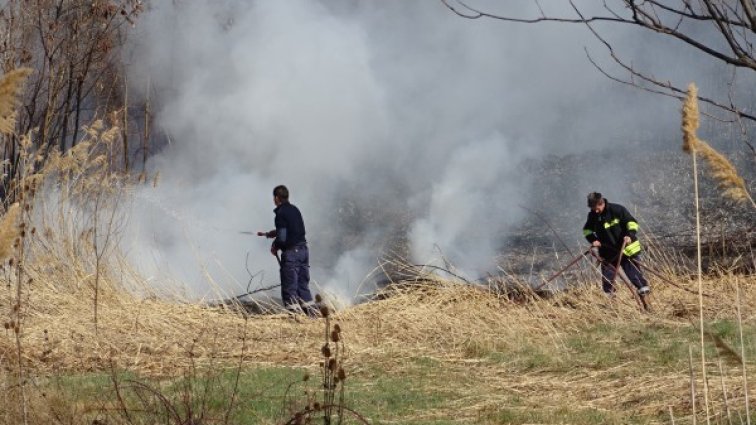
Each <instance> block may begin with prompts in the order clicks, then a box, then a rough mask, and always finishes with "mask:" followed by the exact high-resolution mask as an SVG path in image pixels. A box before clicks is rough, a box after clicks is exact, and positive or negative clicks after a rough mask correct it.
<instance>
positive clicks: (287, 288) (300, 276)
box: [281, 245, 313, 312]
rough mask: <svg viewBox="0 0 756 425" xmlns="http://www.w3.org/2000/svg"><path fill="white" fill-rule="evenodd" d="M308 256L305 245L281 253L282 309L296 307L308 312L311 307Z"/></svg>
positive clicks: (294, 308)
mask: <svg viewBox="0 0 756 425" xmlns="http://www.w3.org/2000/svg"><path fill="white" fill-rule="evenodd" d="M309 284H310V254H309V252H308V251H307V245H300V246H296V247H294V248H289V249H286V250H284V251H282V252H281V300H282V301H283V304H284V307H286V308H287V309H291V310H296V309H297V306H300V307H302V310H303V311H305V312H309V311H310V310H311V309H312V308H313V307H312V294H310V288H309Z"/></svg>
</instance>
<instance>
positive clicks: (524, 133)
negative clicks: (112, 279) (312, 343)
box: [126, 0, 715, 301]
mask: <svg viewBox="0 0 756 425" xmlns="http://www.w3.org/2000/svg"><path fill="white" fill-rule="evenodd" d="M492 4H495V3H492ZM489 6H490V5H489ZM521 7H523V8H524V7H525V6H521ZM527 7H530V6H527ZM523 12H524V13H527V12H528V10H523ZM531 12H535V11H531ZM137 32H138V33H137V35H136V36H135V37H133V38H132V40H131V41H130V43H131V44H130V48H129V51H128V54H127V55H126V60H127V62H128V73H129V81H130V83H131V86H132V92H135V93H136V95H139V96H141V97H142V99H147V98H149V99H150V101H151V102H152V103H153V104H154V105H155V108H156V128H155V129H154V132H155V134H158V135H160V137H162V138H164V139H165V140H166V143H165V145H164V146H163V148H162V150H161V152H160V153H158V154H156V155H154V156H153V157H152V158H151V160H150V162H149V169H150V170H151V171H152V172H156V171H159V172H160V182H159V184H158V185H157V186H156V187H155V188H153V187H146V188H144V189H143V190H141V191H140V192H139V193H137V195H136V198H135V204H134V206H135V208H134V212H133V214H134V219H132V223H134V224H133V227H132V229H131V232H130V234H131V235H133V239H132V241H131V245H129V246H130V247H129V248H126V249H127V251H128V254H129V255H130V256H131V258H132V259H133V260H134V262H135V264H137V265H138V267H139V268H140V269H141V270H142V272H143V273H144V274H145V275H147V276H151V277H154V278H156V279H167V278H171V279H175V280H177V281H180V282H183V283H184V284H186V289H187V294H188V295H191V296H194V297H212V296H215V291H217V290H219V289H220V290H222V291H224V292H225V293H230V294H234V293H240V292H244V291H245V290H246V289H247V287H248V285H249V284H250V274H249V272H252V273H254V272H257V271H258V270H264V277H263V278H262V280H261V281H258V280H255V281H254V282H251V284H252V286H251V287H250V288H249V289H254V287H256V286H259V284H260V283H262V284H271V283H276V282H278V277H277V270H276V269H277V265H276V261H275V259H274V258H272V256H271V255H270V253H269V252H268V248H269V242H268V241H265V240H261V239H259V238H254V237H251V236H249V235H245V234H242V233H239V232H240V231H257V230H269V229H270V228H272V226H273V225H272V222H273V213H272V209H273V203H272V194H271V191H272V188H273V187H274V186H275V185H277V184H286V185H287V186H288V187H289V189H290V191H291V200H292V203H294V204H295V205H297V206H298V207H299V208H300V209H301V210H302V213H303V215H304V218H305V223H306V226H307V236H308V240H309V242H310V246H311V266H312V268H313V271H312V276H313V280H314V285H316V289H315V291H316V292H320V291H321V290H322V291H328V292H330V293H333V294H335V295H337V296H338V297H340V298H343V299H345V300H347V301H348V300H351V299H353V298H354V297H355V296H356V294H357V293H358V292H360V291H367V290H369V289H370V285H369V284H366V282H364V280H365V277H366V275H367V274H368V273H369V272H370V271H371V270H372V269H373V268H374V267H375V266H376V264H377V263H378V261H379V259H380V258H381V256H382V255H384V254H386V253H387V252H392V251H393V250H395V249H399V251H401V248H397V246H405V247H406V254H408V255H409V256H410V260H411V261H412V262H416V263H433V262H437V261H439V258H440V257H443V258H445V259H447V260H448V261H450V262H451V263H452V264H454V265H455V267H457V268H458V270H461V271H462V273H463V274H464V275H465V276H467V277H469V278H476V277H477V276H479V275H481V274H482V273H484V272H486V271H490V270H494V269H495V266H496V263H495V257H496V255H497V253H498V252H500V251H501V250H502V249H504V248H505V245H506V240H507V232H508V230H509V229H510V228H511V227H512V226H515V225H516V224H517V223H518V222H519V221H520V220H521V219H522V218H523V216H524V210H523V209H522V208H520V207H519V206H518V205H520V204H527V205H530V200H532V199H536V198H538V196H534V194H535V195H537V193H538V191H539V190H540V188H539V187H537V186H534V185H533V182H532V180H531V179H530V177H529V176H528V175H526V174H524V173H522V169H521V167H520V164H522V163H523V161H527V160H537V159H539V158H541V157H543V156H545V155H547V154H550V155H567V154H575V155H590V152H592V151H595V150H600V149H607V146H609V147H610V146H612V145H613V144H616V143H618V141H621V143H623V144H625V145H627V144H628V143H629V144H631V145H632V144H633V143H636V144H640V146H644V145H643V143H650V142H649V139H652V138H653V137H649V135H650V134H652V135H657V136H658V135H660V137H666V135H670V136H669V137H670V138H671V137H676V136H672V135H673V134H674V135H676V132H677V128H678V127H679V124H678V119H677V116H678V115H677V108H678V104H677V103H675V102H665V101H660V100H659V99H658V98H654V97H651V96H647V95H645V94H640V93H639V92H637V91H634V90H633V89H629V88H626V87H623V86H621V85H618V84H616V83H613V82H611V81H609V80H608V79H606V78H604V77H603V76H601V74H600V73H598V72H597V71H596V70H595V69H594V68H593V67H592V65H591V64H590V63H589V62H588V61H587V60H586V58H585V54H584V51H583V47H584V46H586V47H588V48H589V49H590V50H591V51H592V52H595V54H596V55H597V56H599V57H605V51H602V50H601V46H600V45H598V44H597V42H596V40H595V39H594V38H593V37H592V36H591V35H590V33H588V32H587V31H586V29H585V28H584V27H579V26H572V27H571V26H543V27H538V28H535V27H532V26H513V25H506V24H502V23H501V22H496V21H490V20H489V21H486V20H476V21H470V20H465V19H462V18H460V17H458V16H456V15H454V14H452V13H451V12H450V11H449V10H447V9H446V8H445V7H443V5H442V4H441V3H440V2H437V1H421V2H407V1H391V0H387V1H381V2H352V1H349V2H346V1H344V2H342V1H326V0H322V1H312V0H290V1H280V0H261V1H254V2H250V1H232V0H229V1H207V0H184V1H178V2H159V3H157V4H156V5H155V6H153V9H152V10H150V11H149V12H148V13H146V14H145V15H144V16H143V18H142V20H141V21H140V22H139V24H138V28H137ZM612 35H613V38H614V39H617V40H619V41H618V47H623V46H626V47H627V49H626V51H627V52H628V54H629V55H631V57H632V55H634V54H635V53H636V52H637V50H636V49H634V48H633V46H635V45H636V44H635V43H636V42H637V41H643V37H644V36H642V35H637V36H636V35H633V37H635V38H631V37H630V36H628V33H627V32H626V30H625V29H622V28H620V29H613V30H612ZM626 36H627V39H623V37H626ZM673 48H679V46H666V45H665V46H662V48H660V49H657V50H654V49H647V50H644V51H643V57H644V58H653V57H655V55H663V54H665V52H667V51H668V50H670V49H673ZM649 62H650V63H653V61H651V60H650V61H649ZM610 65H611V64H607V66H608V67H610ZM711 67H715V66H714V65H711ZM688 69H689V70H693V71H691V72H690V73H688V72H684V71H685V70H684V69H680V70H673V73H675V75H679V76H680V78H682V79H683V80H682V81H687V79H693V78H695V77H696V76H697V75H695V73H696V72H698V71H696V70H701V69H702V68H701V67H690V68H688ZM701 72H703V73H704V74H705V75H709V72H710V69H709V68H705V69H703V71H701ZM660 116H666V117H668V118H669V119H668V120H666V122H662V121H660V120H659V117H660ZM641 128H642V129H643V130H639V129H641ZM587 173H588V170H587ZM596 183H597V182H596V181H595V179H591V178H587V177H586V178H585V179H578V180H576V181H575V182H574V185H572V186H570V188H569V190H567V191H566V192H565V193H564V194H563V195H564V198H563V199H559V200H554V204H553V205H539V206H537V207H538V208H544V209H546V208H556V207H557V205H558V207H559V208H564V209H574V210H575V211H576V214H577V216H579V218H578V219H577V221H580V218H582V217H583V215H584V212H585V211H584V206H583V195H584V193H587V192H588V191H589V190H594V188H595V189H600V188H597V187H595V184H596ZM601 185H602V187H603V188H604V189H603V190H605V191H606V192H614V193H619V194H623V193H624V191H626V186H625V183H623V182H622V180H621V179H619V178H617V179H613V178H611V177H606V176H605V177H604V178H602V181H601ZM531 206H532V205H531ZM571 224H574V223H571ZM580 224H582V223H580ZM578 225H579V224H578ZM576 234H579V229H578V230H576Z"/></svg>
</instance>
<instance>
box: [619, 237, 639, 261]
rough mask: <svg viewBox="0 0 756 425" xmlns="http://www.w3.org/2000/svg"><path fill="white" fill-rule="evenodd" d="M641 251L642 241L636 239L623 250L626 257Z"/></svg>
mask: <svg viewBox="0 0 756 425" xmlns="http://www.w3.org/2000/svg"><path fill="white" fill-rule="evenodd" d="M640 251H641V245H640V241H635V242H633V243H631V244H630V245H628V246H626V247H625V250H624V251H622V252H623V253H624V254H625V256H626V257H632V256H633V255H635V254H637V253H639V252H640Z"/></svg>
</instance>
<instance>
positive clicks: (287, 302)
mask: <svg viewBox="0 0 756 425" xmlns="http://www.w3.org/2000/svg"><path fill="white" fill-rule="evenodd" d="M273 203H274V204H275V205H276V209H275V210H274V212H275V213H276V218H275V225H276V228H275V229H274V230H271V231H269V232H258V233H257V234H258V235H260V236H267V237H268V238H271V239H273V243H272V244H271V246H270V253H271V254H273V255H275V256H276V257H278V251H279V250H280V251H281V259H280V266H281V300H282V301H283V304H284V307H286V309H287V310H289V311H291V312H300V311H301V312H304V313H306V314H308V315H309V316H315V312H316V308H315V306H314V302H313V300H312V294H311V293H310V288H309V284H310V256H309V252H308V250H307V240H306V239H305V226H304V220H302V214H301V213H300V212H299V209H298V208H297V207H296V206H294V205H292V204H290V203H289V190H288V189H287V188H286V186H283V185H281V186H276V188H275V189H273Z"/></svg>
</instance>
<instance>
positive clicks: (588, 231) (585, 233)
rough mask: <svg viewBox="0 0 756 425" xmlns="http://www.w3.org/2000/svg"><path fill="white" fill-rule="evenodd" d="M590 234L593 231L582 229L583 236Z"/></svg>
mask: <svg viewBox="0 0 756 425" xmlns="http://www.w3.org/2000/svg"><path fill="white" fill-rule="evenodd" d="M591 233H593V230H591V229H583V236H588V235H590V234H591Z"/></svg>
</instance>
